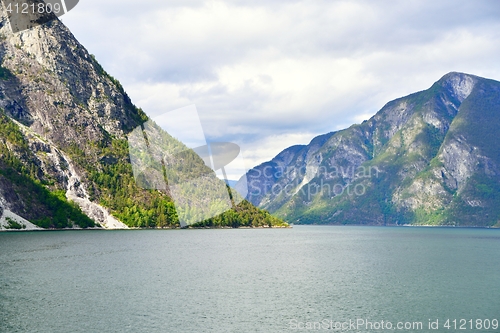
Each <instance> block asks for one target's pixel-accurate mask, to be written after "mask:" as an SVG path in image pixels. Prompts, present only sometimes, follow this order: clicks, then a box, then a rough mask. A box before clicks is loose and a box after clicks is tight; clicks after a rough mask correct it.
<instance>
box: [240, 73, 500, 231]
mask: <svg viewBox="0 0 500 333" xmlns="http://www.w3.org/2000/svg"><path fill="white" fill-rule="evenodd" d="M499 125H500V82H497V81H493V80H488V79H484V78H480V77H477V76H474V75H468V74H462V73H449V74H447V75H445V76H444V77H443V78H441V79H440V80H439V81H437V82H436V83H435V84H433V85H432V87H431V88H429V89H428V90H425V91H422V92H418V93H415V94H412V95H409V96H406V97H403V98H399V99H397V100H394V101H392V102H389V103H387V104H386V105H385V106H384V107H383V108H382V109H381V110H380V111H379V112H378V113H377V114H376V115H375V116H373V117H372V118H371V119H369V120H367V121H364V122H363V123H362V124H358V125H353V126H351V127H350V128H348V129H345V130H342V131H339V132H335V133H329V134H327V135H323V136H320V137H318V138H316V139H314V140H313V141H312V142H311V143H310V144H309V145H307V146H294V147H291V148H288V149H286V150H284V151H283V152H282V153H280V154H279V155H277V156H276V157H275V158H274V159H273V160H271V161H269V162H266V163H264V164H262V165H260V166H258V167H256V168H254V169H252V170H250V171H249V172H248V174H247V175H246V177H247V178H248V184H249V186H248V189H249V196H248V200H250V201H251V202H252V203H254V204H255V205H258V206H259V207H262V208H265V209H268V210H269V211H271V212H272V213H275V214H276V215H277V216H280V217H282V218H286V219H287V220H288V221H290V222H295V223H306V224H307V223H318V224H322V223H324V224H372V225H385V224H416V225H457V226H497V227H498V226H500V129H499V128H500V127H499Z"/></svg>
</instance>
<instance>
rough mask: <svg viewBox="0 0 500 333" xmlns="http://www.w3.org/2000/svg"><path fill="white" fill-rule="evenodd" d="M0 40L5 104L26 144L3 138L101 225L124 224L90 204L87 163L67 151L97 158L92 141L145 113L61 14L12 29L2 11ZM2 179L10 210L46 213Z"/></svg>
mask: <svg viewBox="0 0 500 333" xmlns="http://www.w3.org/2000/svg"><path fill="white" fill-rule="evenodd" d="M0 40H1V42H0V59H1V79H0V107H1V108H2V112H3V113H4V114H5V115H7V116H8V117H9V118H10V120H9V121H12V122H13V123H14V124H15V125H17V127H18V129H19V133H20V134H21V136H22V138H23V140H22V141H23V145H24V147H20V146H19V145H16V144H14V143H12V142H9V140H8V139H6V138H5V137H4V140H3V144H4V145H5V147H6V148H8V149H7V150H8V151H9V153H11V154H12V155H13V157H15V158H17V159H18V160H19V162H20V163H21V164H23V165H24V167H26V168H32V169H36V172H34V174H33V175H34V176H35V177H34V178H35V180H38V181H40V182H41V183H45V184H49V187H50V188H51V189H52V190H64V191H65V192H66V195H67V198H68V199H71V200H74V201H75V202H77V203H78V204H79V205H80V206H81V208H82V209H83V211H84V212H85V213H86V214H87V215H89V216H91V217H92V218H93V219H94V220H95V221H96V222H98V223H99V224H101V225H102V226H104V227H126V226H125V225H124V224H123V223H120V222H119V221H117V220H116V219H114V218H113V217H111V215H110V214H109V213H108V211H107V210H106V209H104V208H103V207H102V206H100V205H98V204H97V203H92V202H91V200H90V199H89V195H88V194H87V191H86V189H85V186H84V185H83V184H82V179H83V178H85V177H86V170H85V168H83V167H82V166H81V165H78V164H75V163H73V161H72V160H71V158H70V157H69V156H68V154H66V153H64V150H68V149H69V148H71V150H72V151H75V150H78V151H79V152H82V153H83V154H85V156H86V157H87V158H88V159H89V162H90V163H98V162H99V156H98V151H97V149H94V146H98V145H103V144H106V143H109V141H110V140H111V138H116V139H124V138H125V134H126V132H127V131H129V130H131V129H132V128H133V127H135V126H138V125H140V123H141V119H143V118H144V115H143V114H142V112H141V111H140V110H138V109H137V108H135V107H134V105H133V104H132V103H131V101H130V99H129V98H128V96H127V95H126V94H125V92H124V91H123V88H122V87H121V86H120V85H119V83H118V82H117V81H115V80H114V79H113V78H112V77H110V76H109V75H107V73H105V72H104V70H103V69H102V68H101V66H100V65H99V64H98V63H97V62H96V61H95V59H94V58H93V57H92V56H91V55H90V54H88V52H87V51H86V50H85V48H83V47H82V46H81V45H80V44H79V43H78V41H77V40H76V39H75V38H74V37H73V36H72V35H71V33H70V32H69V31H68V29H67V28H66V27H65V26H64V25H63V24H62V23H60V22H59V21H58V20H54V21H52V22H50V23H48V24H46V25H42V26H38V27H35V28H33V29H30V30H25V31H22V32H20V33H15V34H14V33H12V31H11V29H10V26H9V24H8V20H7V15H6V13H5V12H4V11H3V9H2V10H1V11H0ZM8 134H9V133H7V135H8ZM106 141H107V142H106ZM23 148H25V149H23ZM4 157H5V154H4ZM3 178H4V179H3V181H2V183H3V186H1V187H0V197H1V198H2V205H3V206H4V208H5V209H6V210H8V211H11V212H15V213H18V214H20V215H22V216H24V217H26V218H41V217H42V216H43V215H44V214H46V213H47V212H46V211H44V210H43V209H42V210H40V211H38V209H36V208H35V209H33V207H31V205H30V204H28V203H27V202H26V200H23V198H22V196H20V195H19V193H18V191H16V190H15V188H14V187H15V186H14V185H13V184H12V181H9V180H8V179H6V177H5V176H4V177H3ZM13 186H14V187H13Z"/></svg>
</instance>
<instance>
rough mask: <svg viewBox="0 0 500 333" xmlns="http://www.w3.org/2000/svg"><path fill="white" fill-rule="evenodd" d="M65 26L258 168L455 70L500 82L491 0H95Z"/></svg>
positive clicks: (499, 17) (145, 95)
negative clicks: (188, 109) (190, 111)
mask: <svg viewBox="0 0 500 333" xmlns="http://www.w3.org/2000/svg"><path fill="white" fill-rule="evenodd" d="M63 21H64V22H65V23H66V24H67V25H68V26H69V27H70V28H71V29H72V31H73V32H74V33H75V35H76V37H77V38H78V39H79V40H80V41H81V42H82V43H83V44H84V45H85V46H86V47H87V48H88V49H89V50H90V52H91V53H94V54H96V56H97V59H98V60H99V61H100V62H101V63H102V65H103V67H104V68H106V70H107V71H108V72H110V73H111V74H112V75H113V76H115V77H117V78H118V79H119V80H121V81H122V84H123V85H124V87H125V89H126V90H127V91H128V92H129V94H130V96H131V97H132V99H133V101H134V102H135V103H136V104H137V105H138V106H140V107H142V108H143V109H144V110H145V111H146V112H147V113H148V114H150V115H152V116H155V115H158V114H161V113H164V112H167V111H171V110H174V109H177V108H180V107H184V106H187V105H190V104H196V107H197V109H198V111H199V113H200V117H201V120H202V122H203V125H204V129H205V130H206V132H207V134H208V135H209V136H210V138H212V139H214V140H226V141H235V142H240V143H242V144H244V145H246V146H247V147H248V148H247V149H245V152H246V154H247V155H248V156H247V158H248V159H249V164H250V166H253V165H254V164H258V163H260V162H263V161H265V160H268V159H270V158H271V157H273V156H274V155H276V154H277V153H278V152H279V151H281V150H283V149H284V148H286V147H287V146H288V145H292V144H297V143H307V142H308V140H309V139H310V138H312V136H313V135H315V134H322V133H326V132H329V131H332V130H338V129H341V128H343V127H346V126H349V125H350V124H352V123H359V122H360V121H362V120H364V119H366V118H369V116H370V115H373V114H374V113H375V112H376V111H378V110H379V109H380V108H381V107H382V106H383V105H384V104H385V103H386V102H388V101H389V100H391V99H394V98H397V97H401V96H403V95H406V94H409V93H412V92H415V91H419V90H423V89H426V88H428V87H430V86H431V84H432V83H433V82H434V81H436V80H438V79H439V78H440V77H441V76H442V75H444V74H446V73H447V72H450V71H463V72H468V73H472V74H477V75H480V76H485V77H489V78H493V79H495V78H496V79H500V63H498V60H497V59H498V54H500V33H499V32H500V5H499V4H498V3H497V2H494V1H487V0H483V1H474V2H470V1H452V0H446V1H440V2H435V1H430V0H422V1H400V2H394V1H383V0H382V1H377V2H373V1H367V0H357V1H326V0H325V1H321V0H317V1H278V0H276V1H243V0H239V1H231V2H230V1H198V0H196V1H194V0H192V1H186V0H184V1H160V0H143V1H141V2H138V1H131V0H121V1H118V0H107V1H105V2H103V1H97V0H86V1H81V2H80V4H79V5H78V6H77V7H76V8H75V9H74V10H73V11H71V12H70V13H68V14H67V15H66V16H64V17H63ZM297 133H306V134H297ZM306 139H307V140H306Z"/></svg>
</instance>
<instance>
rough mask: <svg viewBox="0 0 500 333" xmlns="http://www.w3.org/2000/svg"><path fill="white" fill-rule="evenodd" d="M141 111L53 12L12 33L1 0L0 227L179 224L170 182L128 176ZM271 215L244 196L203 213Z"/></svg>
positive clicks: (223, 222) (232, 220)
mask: <svg viewBox="0 0 500 333" xmlns="http://www.w3.org/2000/svg"><path fill="white" fill-rule="evenodd" d="M30 1H37V0H28V2H30ZM147 121H148V117H147V116H146V115H145V114H144V112H142V110H140V109H138V108H137V107H136V106H134V105H133V104H132V102H131V100H130V98H129V97H128V95H127V94H126V93H125V91H124V89H123V87H122V86H121V85H120V83H119V82H118V81H117V80H115V79H114V78H113V77H112V76H110V75H109V74H108V73H106V72H105V71H104V69H103V68H102V67H101V66H100V65H99V63H98V62H97V61H96V60H95V59H94V57H93V56H92V55H90V54H89V53H88V52H87V50H85V48H84V47H83V46H82V45H80V44H79V43H78V41H77V40H76V39H75V38H74V36H73V35H72V34H71V32H70V31H69V30H68V29H67V28H66V27H65V26H64V25H63V24H62V23H61V22H60V21H58V20H57V19H54V20H53V21H50V22H49V23H46V24H43V25H38V26H35V27H33V28H31V29H28V30H23V31H21V32H16V33H13V32H12V29H11V27H10V25H9V21H8V17H7V15H6V13H5V11H4V8H3V7H2V6H0V229H5V228H7V229H36V228H79V227H81V228H88V227H98V228H100V227H103V228H128V227H161V228H164V227H166V228H171V227H179V226H180V224H179V218H178V215H177V211H176V209H175V205H174V203H173V201H172V198H171V197H170V196H169V192H168V190H167V189H164V190H155V189H147V188H143V187H140V186H139V185H138V184H137V182H136V179H135V178H134V173H133V169H132V165H131V161H130V155H129V147H128V136H129V135H130V133H131V132H132V131H133V130H134V129H137V128H144V125H143V124H145V123H146V122H147ZM160 131H161V130H160ZM162 133H163V134H162V135H163V136H164V137H165V138H166V139H165V140H167V141H168V140H172V144H175V145H177V146H179V145H181V146H182V147H184V146H183V145H182V143H179V142H177V141H176V140H174V139H173V138H172V137H171V136H170V135H168V133H165V132H163V131H162ZM167 146H168V145H167ZM184 148H185V147H184ZM185 149H187V148H185ZM191 155H192V156H191ZM191 155H190V156H191V157H190V160H189V163H190V165H191V166H193V168H194V169H196V168H197V167H205V164H204V163H203V160H202V159H201V158H199V156H198V155H196V154H194V152H193V153H192V154H191ZM177 162H178V163H181V164H182V162H183V161H182V160H181V161H177ZM207 177H212V178H213V181H214V182H216V181H219V180H218V179H217V178H216V177H215V174H213V175H211V174H210V175H207ZM220 182H222V181H220ZM223 189H224V190H225V185H223ZM194 205H195V203H193V207H189V208H195V207H194ZM250 216H251V217H252V218H250ZM277 224H280V225H281V224H283V221H281V220H279V219H276V218H274V217H271V216H270V215H269V214H268V213H266V212H261V211H259V210H258V209H256V208H255V207H253V206H251V205H250V204H249V203H247V202H243V203H242V204H241V205H240V206H238V207H235V208H234V209H233V210H232V211H229V212H227V213H224V214H222V215H221V216H217V217H214V218H213V219H211V220H207V221H204V222H203V226H233V227H237V226H240V225H245V226H263V225H266V226H272V225H277Z"/></svg>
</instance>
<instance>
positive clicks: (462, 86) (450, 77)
mask: <svg viewBox="0 0 500 333" xmlns="http://www.w3.org/2000/svg"><path fill="white" fill-rule="evenodd" d="M477 81H478V77H477V76H474V75H470V74H465V73H459V72H450V73H448V74H446V75H444V76H443V77H442V78H441V79H440V80H439V81H438V82H437V83H438V84H440V85H441V86H442V87H443V88H446V89H448V90H449V91H450V92H451V94H452V95H453V96H454V97H456V98H457V99H458V100H459V101H460V102H463V101H464V100H465V99H466V98H467V97H469V95H470V94H471V92H472V89H474V86H475V85H476V83H477Z"/></svg>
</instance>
